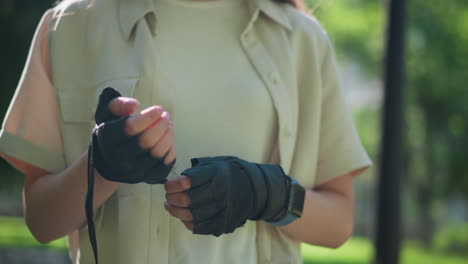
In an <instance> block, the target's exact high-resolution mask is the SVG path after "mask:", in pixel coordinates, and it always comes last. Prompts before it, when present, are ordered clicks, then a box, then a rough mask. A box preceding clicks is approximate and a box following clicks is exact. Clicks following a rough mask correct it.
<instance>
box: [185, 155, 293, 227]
mask: <svg viewBox="0 0 468 264" xmlns="http://www.w3.org/2000/svg"><path fill="white" fill-rule="evenodd" d="M191 162H192V168H189V169H186V170H185V171H183V172H182V173H181V174H183V175H187V176H188V177H189V178H190V181H191V188H190V189H189V190H187V191H186V193H187V195H188V196H189V198H190V201H191V205H190V207H189V210H190V211H191V213H192V217H193V223H194V229H193V233H194V234H212V235H214V236H220V235H222V234H224V233H231V232H233V231H234V230H235V229H236V228H238V227H239V226H241V225H243V224H244V223H245V222H246V221H247V219H249V220H270V219H272V218H273V217H275V216H277V215H279V214H280V213H281V212H282V211H283V210H285V209H286V204H287V200H288V196H289V188H288V187H289V186H288V185H289V180H288V179H287V176H286V174H285V173H284V172H283V169H282V168H281V166H280V165H277V164H257V163H251V162H247V161H245V160H242V159H239V158H237V157H233V156H218V157H204V158H193V159H191Z"/></svg>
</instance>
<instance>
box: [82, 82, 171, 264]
mask: <svg viewBox="0 0 468 264" xmlns="http://www.w3.org/2000/svg"><path fill="white" fill-rule="evenodd" d="M119 96H120V93H119V92H117V91H116V90H114V89H112V88H110V87H108V88H105V89H104V90H103V91H102V93H101V95H100V96H99V103H98V106H97V109H96V113H95V115H94V119H95V121H96V124H97V126H96V127H95V128H94V130H93V139H92V142H91V145H90V146H89V150H88V191H87V193H86V201H85V211H86V220H87V221H88V234H89V241H90V242H91V246H92V249H93V254H94V263H95V264H98V248H97V240H96V230H95V226H94V221H93V200H94V195H93V194H94V168H96V170H97V171H98V172H99V173H100V174H101V176H102V177H104V178H106V179H108V180H110V181H115V182H123V183H138V182H146V183H164V182H165V181H166V177H167V175H168V174H169V172H170V171H171V169H172V166H173V165H174V163H175V160H174V161H173V162H172V163H171V164H170V165H169V166H167V165H165V164H164V158H165V157H162V158H161V159H158V158H156V157H153V156H152V155H151V153H150V151H149V150H143V149H142V148H141V147H140V145H139V144H138V137H139V135H136V136H128V135H127V134H126V133H125V130H124V126H125V121H126V120H127V119H128V116H126V117H118V116H116V115H114V114H113V113H112V112H111V111H110V109H109V103H110V101H112V100H113V99H115V98H117V97H119ZM166 155H167V154H166Z"/></svg>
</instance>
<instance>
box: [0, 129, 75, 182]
mask: <svg viewBox="0 0 468 264" xmlns="http://www.w3.org/2000/svg"><path fill="white" fill-rule="evenodd" d="M0 152H1V153H4V154H6V155H9V156H12V157H15V158H17V159H20V160H22V161H25V162H27V163H29V164H31V165H34V166H36V167H38V168H41V169H44V170H46V171H48V172H51V173H55V172H59V171H61V170H63V169H64V168H65V167H66V166H65V159H64V157H63V156H62V155H60V154H58V153H56V152H54V151H51V150H49V149H47V148H45V147H42V146H39V145H36V144H33V143H31V142H29V141H26V140H24V139H23V138H21V137H18V136H16V135H13V134H10V133H8V132H7V131H5V130H4V129H2V130H0Z"/></svg>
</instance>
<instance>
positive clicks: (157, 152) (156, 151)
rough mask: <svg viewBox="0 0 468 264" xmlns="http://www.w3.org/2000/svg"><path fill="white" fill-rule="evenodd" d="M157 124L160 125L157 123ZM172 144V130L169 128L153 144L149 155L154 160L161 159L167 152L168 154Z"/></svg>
mask: <svg viewBox="0 0 468 264" xmlns="http://www.w3.org/2000/svg"><path fill="white" fill-rule="evenodd" d="M158 123H161V121H160V122H158ZM173 143H174V129H173V128H172V126H169V127H168V128H167V130H166V133H165V134H164V135H163V136H162V137H161V138H160V139H159V141H157V142H156V143H155V145H154V146H153V148H152V149H151V154H152V155H153V156H155V157H156V158H162V157H163V156H164V155H165V154H166V153H167V152H169V150H170V148H171V147H172V146H173Z"/></svg>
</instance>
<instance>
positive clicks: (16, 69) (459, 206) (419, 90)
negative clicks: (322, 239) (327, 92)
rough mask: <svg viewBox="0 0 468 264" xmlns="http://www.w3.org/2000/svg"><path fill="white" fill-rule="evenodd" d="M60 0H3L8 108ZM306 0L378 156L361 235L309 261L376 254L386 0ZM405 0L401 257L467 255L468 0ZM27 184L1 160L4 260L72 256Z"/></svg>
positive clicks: (2, 100) (362, 187)
mask: <svg viewBox="0 0 468 264" xmlns="http://www.w3.org/2000/svg"><path fill="white" fill-rule="evenodd" d="M135 1H137V0H135ZM52 2H53V1H52V0H1V2H0V25H1V26H0V36H1V37H0V38H1V41H0V47H1V50H2V55H1V57H0V58H1V60H0V61H1V62H0V85H1V86H0V87H1V93H0V117H3V116H4V113H5V112H6V109H7V107H8V104H9V102H10V100H11V97H12V95H13V92H14V89H15V88H16V84H17V83H18V80H19V78H20V74H21V70H22V68H23V66H24V63H25V60H26V56H27V51H28V48H29V45H30V42H31V39H32V36H33V33H34V29H35V27H36V26H37V23H38V22H39V19H40V16H41V15H42V13H43V12H44V11H45V10H46V9H47V8H49V7H50V6H51V3H52ZM306 3H307V5H308V8H309V9H310V11H311V12H312V13H313V15H314V16H315V17H316V18H317V19H318V20H319V21H320V22H321V23H322V25H323V26H324V27H325V29H326V30H327V31H328V32H329V35H330V37H331V39H332V41H333V43H334V45H335V48H336V51H337V54H338V60H339V65H340V73H341V79H342V83H343V84H344V87H345V89H346V92H347V95H348V102H349V103H350V105H351V107H352V110H353V115H354V118H355V121H356V124H357V127H358V130H359V134H360V135H361V138H362V141H363V143H364V145H365V148H366V149H367V151H368V152H369V153H370V155H371V157H372V159H373V160H374V162H375V163H376V166H374V167H373V168H372V169H371V170H369V171H368V172H366V173H365V174H363V175H361V176H360V177H358V178H357V179H356V180H355V191H356V198H357V204H356V219H355V232H354V235H353V237H352V238H351V239H350V240H349V241H348V242H347V243H346V244H345V245H344V246H342V247H341V248H339V249H336V250H332V249H323V248H318V247H313V246H308V245H304V246H303V255H304V261H305V263H324V264H361V263H362V264H364V263H371V262H372V260H373V256H374V255H373V254H374V253H373V252H374V246H373V241H374V234H375V221H374V220H375V218H376V212H375V211H376V210H375V208H376V181H377V173H378V165H379V164H378V162H379V157H378V155H379V146H380V140H381V137H380V136H381V128H380V127H381V108H382V100H383V98H382V97H383V88H382V87H383V84H382V82H383V81H382V70H383V55H382V54H384V44H385V33H386V21H387V12H388V10H387V8H386V1H382V0H322V1H319V0H307V2H306ZM407 4H408V17H407V45H406V59H405V62H406V85H405V105H404V109H405V120H406V123H405V126H404V135H405V144H404V153H402V156H403V158H404V161H405V162H404V168H403V175H402V181H401V183H402V196H401V200H402V221H403V222H402V228H403V231H402V234H403V241H402V244H401V248H402V252H401V263H404V264H440V263H447V264H456V263H460V264H461V263H468V202H467V201H468V137H466V136H465V135H466V134H467V132H468V1H466V0H449V1H435V0H408V1H407ZM2 119H3V118H2ZM22 184H23V176H22V175H21V174H20V173H18V172H17V171H15V170H14V169H13V168H11V167H10V166H9V165H8V164H7V163H6V162H4V161H3V160H2V161H1V162H0V263H52V264H53V263H68V262H69V261H68V257H67V251H66V244H65V241H64V240H63V239H60V240H56V241H54V242H52V243H49V244H44V245H41V244H39V243H38V242H36V241H35V240H34V238H33V237H32V235H31V234H30V233H29V230H28V229H27V227H26V226H25V224H24V220H23V218H22V214H23V213H22V201H21V188H22Z"/></svg>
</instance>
